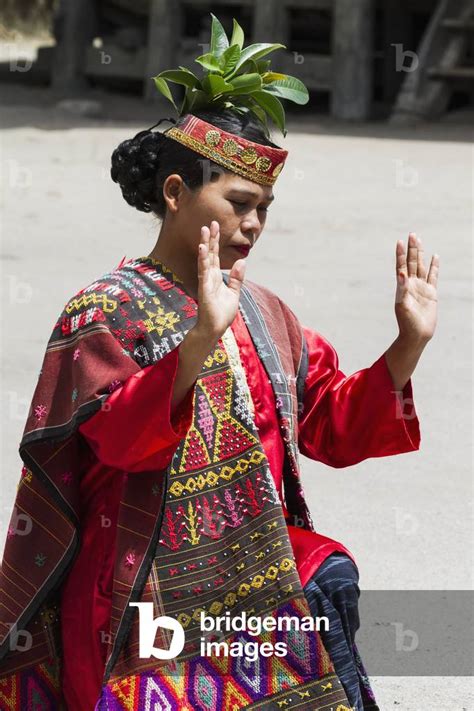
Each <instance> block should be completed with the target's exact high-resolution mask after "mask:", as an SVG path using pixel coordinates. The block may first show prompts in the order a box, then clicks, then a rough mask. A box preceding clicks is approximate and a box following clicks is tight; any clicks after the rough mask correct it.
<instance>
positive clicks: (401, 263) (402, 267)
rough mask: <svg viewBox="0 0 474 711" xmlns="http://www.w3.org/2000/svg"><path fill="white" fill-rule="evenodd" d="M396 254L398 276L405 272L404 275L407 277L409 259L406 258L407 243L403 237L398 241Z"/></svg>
mask: <svg viewBox="0 0 474 711" xmlns="http://www.w3.org/2000/svg"><path fill="white" fill-rule="evenodd" d="M395 255H396V260H395V261H396V272H397V278H398V277H399V275H400V274H403V276H404V277H406V276H407V260H406V253H405V245H404V244H403V242H402V240H401V239H399V240H398V241H397V247H396V251H395Z"/></svg>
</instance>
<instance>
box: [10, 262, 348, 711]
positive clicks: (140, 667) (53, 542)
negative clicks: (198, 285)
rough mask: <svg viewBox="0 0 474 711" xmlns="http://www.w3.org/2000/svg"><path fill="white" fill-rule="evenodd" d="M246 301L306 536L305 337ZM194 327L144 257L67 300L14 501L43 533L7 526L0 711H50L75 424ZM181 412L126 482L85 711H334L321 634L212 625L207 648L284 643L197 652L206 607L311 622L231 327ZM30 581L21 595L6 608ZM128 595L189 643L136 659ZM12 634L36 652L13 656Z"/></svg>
mask: <svg viewBox="0 0 474 711" xmlns="http://www.w3.org/2000/svg"><path fill="white" fill-rule="evenodd" d="M246 284H248V283H246ZM276 302H278V303H276ZM240 309H241V312H242V315H243V316H244V318H245V320H246V323H247V324H248V326H249V330H250V332H251V334H252V338H253V339H254V342H255V344H256V346H257V348H258V350H259V355H260V356H261V357H262V361H263V362H264V364H265V367H266V369H267V372H268V374H269V379H270V380H271V382H272V385H273V387H274V389H275V395H276V398H277V408H278V415H279V420H280V424H281V429H282V436H283V439H284V441H285V446H286V449H287V455H288V456H287V462H286V465H287V466H286V471H285V472H284V485H285V499H286V501H285V503H286V506H287V509H288V512H289V514H291V515H292V516H295V517H296V516H297V517H298V520H299V521H303V523H304V525H305V526H306V527H307V528H309V529H311V528H312V524H311V520H310V517H309V513H308V510H307V507H306V504H305V502H304V497H303V493H302V489H301V484H300V481H299V469H298V462H297V446H296V441H297V396H296V388H297V384H296V383H297V376H298V367H299V364H300V362H301V348H302V340H303V339H302V336H301V332H300V329H299V326H298V324H297V322H296V319H294V318H292V315H291V312H289V310H288V312H286V311H285V310H284V307H283V305H282V304H281V302H280V301H279V300H278V299H276V297H274V296H273V295H272V294H271V292H267V291H266V290H263V289H262V288H261V287H256V285H255V287H252V286H251V285H249V287H248V288H247V287H244V289H243V295H242V300H241V305H240ZM270 314H272V315H271V316H270ZM196 318H197V305H196V302H195V301H194V300H193V299H192V298H191V297H190V296H189V295H188V294H186V292H185V291H184V289H183V288H181V286H180V282H179V280H178V279H177V277H176V276H175V275H173V274H172V273H171V272H169V271H168V270H167V269H166V268H165V267H164V265H161V264H160V263H159V262H156V261H155V260H150V259H148V258H139V259H138V260H131V261H129V262H127V263H125V264H124V265H123V266H121V268H119V269H116V270H114V271H113V272H111V273H109V274H106V275H104V277H102V278H101V279H100V280H99V281H97V282H94V283H93V284H92V285H90V286H89V287H87V288H86V289H83V290H82V291H81V292H79V294H78V295H76V297H74V298H73V299H71V300H70V302H69V303H68V304H67V305H66V307H65V309H64V311H63V313H62V314H61V316H60V318H59V319H58V322H57V324H56V327H55V329H54V332H53V334H52V336H51V338H50V341H49V343H48V348H47V352H46V355H45V360H44V362H43V367H42V371H41V374H40V379H39V381H38V386H37V388H36V390H35V394H34V397H33V402H32V407H31V408H30V413H29V418H28V421H27V424H26V427H25V432H24V435H23V439H22V443H21V446H20V454H21V456H22V458H23V461H24V462H25V467H24V471H23V477H22V480H21V482H20V485H19V490H18V495H17V500H16V509H17V511H19V510H21V511H27V512H28V513H29V515H30V516H32V518H33V519H34V521H35V523H36V524H37V537H36V538H35V540H34V546H31V542H29V539H28V536H26V535H18V533H19V529H18V526H17V525H16V524H15V526H13V527H12V529H11V530H12V535H11V536H10V537H9V538H8V541H7V546H6V548H5V554H4V564H3V567H2V576H1V582H2V587H3V593H2V595H4V596H5V598H4V599H6V596H8V598H9V599H12V600H14V603H12V605H11V606H10V607H9V609H8V611H7V613H6V617H4V618H3V619H2V621H1V624H2V626H3V628H4V629H2V634H3V637H2V647H1V654H2V655H4V656H5V658H4V659H3V660H2V661H1V662H0V700H2V703H4V707H5V708H7V709H16V708H27V706H25V705H24V704H25V703H26V702H25V701H24V700H25V699H27V698H28V699H30V700H36V701H38V703H39V701H41V703H42V704H43V707H44V708H61V690H60V688H59V687H60V684H59V681H58V680H59V674H60V662H61V649H60V645H59V642H58V640H59V634H58V614H57V611H58V608H57V597H56V596H57V592H58V590H59V588H60V584H61V582H62V580H64V577H65V576H66V575H67V572H68V569H69V565H70V563H71V561H72V560H73V558H74V555H75V552H76V551H77V550H78V546H79V540H80V538H79V537H80V526H79V523H78V522H79V519H80V501H79V500H78V495H77V492H78V487H77V483H78V481H79V479H80V476H81V462H82V452H81V447H84V446H86V445H85V444H84V443H83V442H81V440H80V439H79V438H78V437H77V436H76V430H77V426H78V424H80V423H81V422H83V421H84V420H85V419H87V417H89V416H90V415H91V414H92V413H93V412H95V411H96V410H97V409H98V408H99V407H101V406H102V404H103V402H104V401H105V400H106V399H107V395H108V393H110V392H112V391H113V388H114V386H116V385H117V383H119V384H120V383H122V382H124V381H125V380H126V379H127V377H129V375H130V374H131V373H133V372H136V371H137V370H138V369H139V368H143V367H146V366H149V365H152V364H153V363H154V362H156V361H157V360H159V359H160V357H162V356H163V355H164V354H165V353H167V352H169V350H171V349H172V348H173V347H176V346H177V345H178V344H179V343H180V342H181V340H182V339H183V337H184V336H185V335H186V333H187V332H188V330H189V329H190V328H192V327H193V325H194V324H195V322H196ZM278 318H279V319H280V320H279V321H278ZM272 319H273V321H272ZM269 322H272V323H271V325H270V326H269V327H267V326H268V324H269ZM284 326H285V327H284ZM279 333H280V334H284V335H279ZM285 339H286V340H285ZM276 346H278V347H276ZM58 382H59V383H60V384H61V388H58ZM193 405H194V413H193V422H192V426H191V427H190V428H189V430H188V432H187V435H186V437H185V438H184V439H183V440H182V441H181V443H180V445H179V446H178V448H177V450H176V452H175V455H174V457H173V459H172V462H171V464H170V466H169V467H168V469H167V470H166V471H146V472H140V473H138V474H137V473H134V474H129V475H128V476H127V477H126V480H125V484H124V489H123V494H122V501H121V508H120V513H119V523H118V532H117V547H116V561H115V576H114V589H113V605H112V609H113V614H112V620H111V629H110V643H109V650H108V656H107V666H106V670H105V675H104V684H103V688H102V694H101V697H100V699H99V700H98V702H97V705H96V709H97V710H98V711H102V710H105V709H107V710H109V709H114V710H115V709H131V708H133V709H150V711H151V709H156V708H160V709H163V710H164V709H170V710H174V709H176V710H178V709H180V710H181V711H185V710H186V709H188V710H189V711H191V710H193V711H194V709H206V710H212V709H215V710H216V711H218V710H223V711H227V710H229V711H230V710H231V709H232V710H234V709H240V708H248V709H279V708H285V709H291V708H295V709H296V708H298V709H312V710H313V711H316V710H317V709H323V708H324V709H328V708H334V709H337V710H338V711H343V710H344V709H347V708H348V702H347V697H346V695H345V693H344V690H343V688H342V685H341V683H340V681H339V679H338V678H337V676H336V674H335V673H334V668H333V665H332V663H331V661H330V658H329V656H328V654H327V652H326V650H325V648H324V646H323V643H322V641H321V637H320V635H319V634H318V632H317V631H314V630H309V631H304V630H299V631H293V630H289V631H287V630H285V629H283V630H275V631H269V632H265V631H262V633H261V634H260V635H250V634H249V632H248V631H242V632H231V633H229V632H227V633H226V632H224V633H223V634H222V635H221V637H220V640H219V641H223V640H224V641H225V642H227V643H228V644H229V645H230V644H232V643H234V642H241V643H242V644H245V643H249V642H252V643H256V644H258V645H261V644H263V643H264V642H266V643H270V644H273V645H275V644H276V643H277V642H280V643H284V645H285V646H286V649H287V654H286V656H281V657H279V656H277V655H275V654H271V655H270V656H264V655H261V654H260V655H258V657H257V658H256V659H254V660H253V661H252V660H249V659H248V658H246V657H245V656H244V657H242V656H235V657H233V656H228V657H224V656H219V657H218V656H203V655H202V654H201V646H200V641H201V637H202V631H201V629H200V625H199V622H200V616H201V612H204V613H205V614H206V615H208V616H211V617H219V616H221V615H224V613H229V616H231V617H232V616H237V615H240V614H241V613H242V612H246V613H247V614H248V615H256V616H261V617H268V616H271V617H273V618H275V619H276V620H279V619H281V618H284V617H287V616H291V617H293V618H296V619H300V620H301V618H303V617H311V613H310V609H309V606H308V603H307V600H306V598H305V596H304V593H303V589H302V586H301V583H300V579H299V576H298V572H297V570H296V564H295V560H294V557H293V552H292V547H291V544H290V540H289V537H288V529H287V521H285V518H284V516H283V510H282V507H281V503H280V501H279V497H278V494H277V492H276V489H275V485H274V481H273V478H272V476H271V472H270V469H269V466H268V460H267V458H266V455H265V452H264V450H263V447H262V445H261V442H260V439H259V435H258V431H257V429H256V427H255V424H254V421H253V416H252V402H251V397H250V393H249V390H248V387H247V384H246V380H245V373H244V370H243V368H242V365H241V363H240V359H239V352H238V348H237V345H236V343H235V341H234V338H233V335H232V331H231V329H230V328H229V329H228V330H227V331H226V333H225V334H224V335H223V337H222V338H221V339H219V342H218V343H217V345H216V347H215V348H214V350H213V351H212V352H211V353H210V354H209V356H208V358H207V359H206V361H205V362H204V365H203V368H202V371H201V373H200V375H199V377H198V379H197V383H196V385H195V390H194V401H193ZM27 574H28V575H30V580H31V583H30V588H29V589H28V588H27V589H26V591H25V593H24V594H23V596H19V595H17V596H16V600H15V598H14V593H15V592H16V591H15V588H16V587H17V586H18V581H19V580H20V579H21V578H25V577H26V576H27ZM134 602H149V603H152V605H153V617H154V618H156V617H158V616H161V615H167V616H171V617H173V618H175V619H177V620H178V621H179V622H180V623H181V625H182V626H183V628H184V630H185V646H184V649H183V650H182V652H181V653H180V654H179V656H178V657H177V658H176V659H175V660H173V661H172V662H169V661H160V660H158V659H156V658H155V657H153V656H152V657H145V658H141V657H140V656H139V636H140V625H139V615H138V611H137V608H136V607H134V606H132V605H130V604H129V603H134ZM32 611H33V612H32ZM14 624H16V625H17V629H18V630H20V631H22V632H23V634H24V635H25V636H26V638H28V636H29V639H30V640H33V641H34V642H35V644H33V645H31V646H30V647H29V648H28V649H25V650H20V649H19V647H18V641H17V643H16V644H15V645H13V647H12V636H13V635H12V631H11V627H12V625H14ZM4 630H5V633H4ZM45 631H46V633H45ZM169 641H170V634H169V633H168V632H167V631H166V630H165V629H164V628H163V627H160V628H158V633H157V637H156V639H155V646H156V647H158V648H163V649H166V648H167V647H168V645H169ZM8 650H10V653H8ZM5 652H7V654H6V655H5ZM0 658H1V657H0ZM53 698H55V701H54V703H53V701H51V699H53ZM36 701H35V703H36ZM28 703H30V701H28ZM22 704H23V705H22ZM48 704H49V706H48ZM54 704H56V705H54ZM2 708H3V707H2Z"/></svg>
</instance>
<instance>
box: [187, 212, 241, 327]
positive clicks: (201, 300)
mask: <svg viewBox="0 0 474 711" xmlns="http://www.w3.org/2000/svg"><path fill="white" fill-rule="evenodd" d="M201 234H202V240H201V244H203V245H204V247H203V248H202V251H200V254H199V256H198V274H199V289H198V312H199V315H198V317H199V321H200V323H201V324H202V325H203V326H205V327H207V328H209V329H210V330H211V331H212V332H215V333H219V334H222V333H224V331H225V330H226V328H227V327H228V326H230V324H231V323H232V322H233V320H234V318H235V316H236V314H237V309H238V307H239V298H240V289H241V286H242V282H243V278H244V273H245V260H244V259H238V260H237V261H236V262H234V264H233V265H232V269H231V271H230V274H229V282H228V285H227V284H226V283H225V282H224V280H223V279H222V273H221V267H220V260H219V236H220V234H219V223H218V222H217V221H216V220H213V221H212V222H211V227H210V229H209V228H207V227H203V228H202V230H201Z"/></svg>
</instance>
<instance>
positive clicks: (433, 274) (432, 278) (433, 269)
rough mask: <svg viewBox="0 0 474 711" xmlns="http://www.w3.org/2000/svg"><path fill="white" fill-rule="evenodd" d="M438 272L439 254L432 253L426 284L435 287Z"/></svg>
mask: <svg viewBox="0 0 474 711" xmlns="http://www.w3.org/2000/svg"><path fill="white" fill-rule="evenodd" d="M438 273H439V254H433V256H432V257H431V264H430V271H429V272H428V279H427V280H426V281H427V282H428V284H432V285H433V286H434V287H435V288H436V287H437V286H438Z"/></svg>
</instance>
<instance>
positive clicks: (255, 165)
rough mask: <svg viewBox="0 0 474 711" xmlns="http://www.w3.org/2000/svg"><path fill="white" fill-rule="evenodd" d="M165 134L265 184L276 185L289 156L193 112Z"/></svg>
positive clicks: (230, 168) (228, 167)
mask: <svg viewBox="0 0 474 711" xmlns="http://www.w3.org/2000/svg"><path fill="white" fill-rule="evenodd" d="M165 133H166V136H167V137H168V138H173V139H174V140H175V141H179V142H180V143H182V144H184V145H185V146H187V147H188V148H191V149H192V150H193V151H196V152H197V153H200V154H201V155H203V156H206V157H207V158H210V159H211V160H212V161H214V162H215V163H219V164H220V165H222V166H224V168H227V169H228V170H231V171H232V172H234V173H237V174H238V175H242V176H243V177H244V178H248V179H249V180H252V181H253V182H254V183H260V184H261V185H273V183H274V182H275V180H276V179H277V177H278V175H279V174H280V172H281V169H282V168H283V166H284V164H285V160H286V156H287V155H288V151H285V150H283V149H282V148H273V147H272V146H263V145H262V144H261V143H255V142H254V141H249V140H248V139H246V138H243V137H242V136H237V135H235V134H233V133H228V132H227V131H223V130H222V129H221V128H218V127H217V126H214V125H213V124H212V123H208V122H207V121H203V119H201V118H198V117H197V116H193V115H192V114H189V116H188V117H187V118H186V120H185V121H184V123H182V124H181V125H180V126H179V128H178V127H177V126H173V127H172V128H170V129H168V130H167V131H166V132H165Z"/></svg>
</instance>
